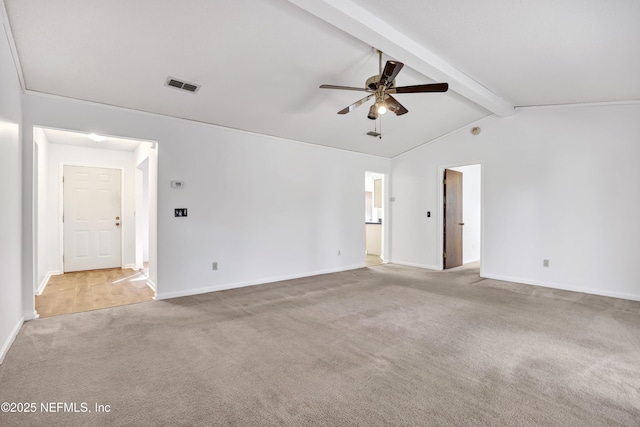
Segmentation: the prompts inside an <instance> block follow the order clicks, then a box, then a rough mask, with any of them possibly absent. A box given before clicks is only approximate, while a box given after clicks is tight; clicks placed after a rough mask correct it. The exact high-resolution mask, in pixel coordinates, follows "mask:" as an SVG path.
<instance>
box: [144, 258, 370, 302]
mask: <svg viewBox="0 0 640 427" xmlns="http://www.w3.org/2000/svg"><path fill="white" fill-rule="evenodd" d="M365 267H366V264H365V263H364V262H363V263H362V264H357V265H351V266H348V267H340V268H331V269H327V270H319V271H314V272H311V273H302V274H291V275H287V276H278V277H269V278H265V279H258V280H249V281H246V282H236V283H225V284H221V285H215V286H209V287H205V288H196V289H189V290H185V291H177V292H165V293H157V292H156V299H157V300H162V299H170V298H180V297H187V296H191V295H198V294H206V293H209V292H217V291H225V290H227V289H235V288H244V287H246V286H255V285H264V284H267V283H274V282H282V281H284V280H292V279H300V278H302V277H311V276H319V275H321V274H330V273H339V272H341V271H349V270H357V269H359V268H365Z"/></svg>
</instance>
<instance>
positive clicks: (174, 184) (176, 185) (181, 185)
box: [171, 181, 184, 190]
mask: <svg viewBox="0 0 640 427" xmlns="http://www.w3.org/2000/svg"><path fill="white" fill-rule="evenodd" d="M171 188H177V189H179V190H180V189H182V188H184V181H171Z"/></svg>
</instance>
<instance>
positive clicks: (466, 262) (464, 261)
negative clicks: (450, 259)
mask: <svg viewBox="0 0 640 427" xmlns="http://www.w3.org/2000/svg"><path fill="white" fill-rule="evenodd" d="M478 261H480V258H473V259H465V260H463V261H462V265H464V264H469V263H472V262H478Z"/></svg>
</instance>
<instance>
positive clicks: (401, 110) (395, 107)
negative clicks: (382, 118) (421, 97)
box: [384, 95, 409, 116]
mask: <svg viewBox="0 0 640 427" xmlns="http://www.w3.org/2000/svg"><path fill="white" fill-rule="evenodd" d="M384 103H385V104H386V106H387V109H388V110H389V111H391V112H393V113H395V114H396V116H401V115H403V114H406V113H408V112H409V110H407V109H406V108H405V107H404V105H402V104H400V103H399V102H398V100H397V99H395V98H394V97H393V96H391V95H387V96H385V98H384Z"/></svg>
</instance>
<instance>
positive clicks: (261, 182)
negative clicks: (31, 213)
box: [24, 94, 390, 298]
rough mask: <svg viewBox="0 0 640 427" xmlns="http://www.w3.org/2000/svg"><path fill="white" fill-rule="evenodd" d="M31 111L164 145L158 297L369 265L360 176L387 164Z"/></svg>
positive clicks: (211, 129) (27, 117)
mask: <svg viewBox="0 0 640 427" xmlns="http://www.w3.org/2000/svg"><path fill="white" fill-rule="evenodd" d="M24 103H25V107H24V110H25V113H24V121H25V126H33V125H40V126H45V127H47V126H48V127H56V128H63V129H77V130H80V131H86V132H96V133H99V134H105V135H114V136H123V137H132V138H139V139H146V140H155V141H158V150H157V156H158V188H157V191H158V199H157V212H158V217H157V225H156V224H153V223H151V224H150V227H151V228H153V227H156V226H157V230H158V237H157V239H158V241H157V266H158V267H157V278H156V279H155V280H154V279H153V278H152V280H153V281H154V282H155V283H156V284H157V286H158V297H159V298H167V297H171V296H178V295H186V294H192V293H196V292H205V291H210V290H215V289H223V288H228V287H235V286H242V285H247V284H253V283H262V282H267V281H272V280H279V279H282V278H287V277H296V276H304V275H310V274H316V273H321V272H329V271H338V270H343V269H349V268H354V267H360V266H364V257H363V255H362V253H363V248H364V246H365V241H364V227H363V224H362V204H363V181H362V177H363V176H364V172H365V171H366V170H375V171H378V172H382V173H388V171H389V163H390V162H389V160H387V159H383V158H378V157H374V156H366V155H362V154H357V153H351V152H346V151H340V150H335V149H328V148H324V147H319V146H315V145H309V144H302V143H298V142H291V141H285V140H282V139H278V138H273V137H268V136H261V135H255V134H251V133H246V132H240V131H235V130H230V129H225V128H220V127H216V126H210V125H204V124H200V123H194V122H188V121H184V120H178V119H171V118H166V117H160V116H156V115H151V114H145V113H139V112H134V111H130V110H125V109H119V108H112V107H105V106H100V105H96V104H91V103H85V102H78V101H72V100H66V99H62V98H58V97H50V96H41V95H37V94H27V95H26V96H25V98H24ZM25 142H26V144H27V145H28V146H30V145H31V141H25ZM25 164H26V163H25ZM151 164H152V163H150V165H151ZM26 168H28V166H26ZM154 172H155V171H150V173H151V174H153V173H154ZM24 173H25V176H27V175H30V174H31V173H32V171H31V170H25V172H24ZM171 180H182V181H184V182H185V188H184V189H182V190H175V189H172V188H171V187H170V181H171ZM153 191H154V188H151V183H150V192H151V193H153ZM318 206H320V209H318ZM154 208H155V207H154V206H151V204H150V206H149V209H150V210H152V211H153V210H154ZM174 208H188V210H189V216H188V217H187V218H174V216H173V209H174ZM30 209H32V207H31V206H29V205H26V206H25V210H30ZM256 211H259V212H260V213H259V214H258V215H256ZM150 222H153V221H152V219H151V218H150ZM151 243H152V244H151V247H152V248H153V242H151ZM338 250H339V251H341V255H338V254H337V251H338ZM151 252H152V251H151ZM149 255H150V264H152V265H153V264H154V262H153V260H152V259H153V256H154V254H153V253H150V254H149ZM213 261H217V262H218V265H219V270H218V271H212V269H211V263H212V262H213Z"/></svg>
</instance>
